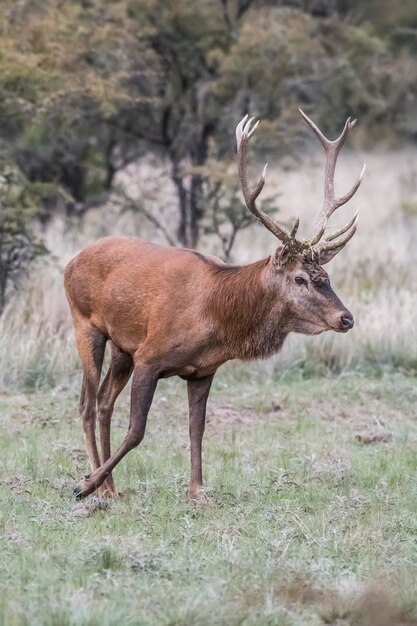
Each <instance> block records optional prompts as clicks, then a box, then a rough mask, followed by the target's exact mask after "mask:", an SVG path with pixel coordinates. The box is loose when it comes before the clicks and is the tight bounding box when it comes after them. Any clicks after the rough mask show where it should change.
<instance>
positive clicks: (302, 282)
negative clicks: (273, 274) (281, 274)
mask: <svg viewBox="0 0 417 626" xmlns="http://www.w3.org/2000/svg"><path fill="white" fill-rule="evenodd" d="M295 282H296V283H297V285H306V284H307V281H306V279H305V278H304V277H303V276H296V277H295Z"/></svg>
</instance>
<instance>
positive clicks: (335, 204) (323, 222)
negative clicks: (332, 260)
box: [236, 109, 365, 256]
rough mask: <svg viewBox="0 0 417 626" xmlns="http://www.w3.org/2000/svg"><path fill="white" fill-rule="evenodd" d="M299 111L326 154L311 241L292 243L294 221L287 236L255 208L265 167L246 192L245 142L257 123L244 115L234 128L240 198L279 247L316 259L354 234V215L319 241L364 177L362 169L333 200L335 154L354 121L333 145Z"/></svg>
mask: <svg viewBox="0 0 417 626" xmlns="http://www.w3.org/2000/svg"><path fill="white" fill-rule="evenodd" d="M299 111H300V113H301V115H302V116H303V118H304V119H305V121H306V122H307V123H308V124H309V125H310V126H311V128H312V129H313V130H314V132H315V134H316V135H317V137H318V138H319V140H320V143H321V144H322V146H323V148H324V150H325V153H326V169H325V182H324V204H323V208H322V210H321V211H320V213H319V215H318V218H317V221H316V225H315V229H314V235H313V237H312V239H309V240H302V241H300V240H297V239H296V237H295V236H296V233H297V230H298V225H299V220H298V219H297V220H296V222H295V224H294V226H293V228H292V230H291V233H288V232H287V231H286V230H285V229H284V228H282V227H281V226H280V225H279V224H278V222H276V221H275V220H273V219H271V218H270V217H269V215H267V214H266V213H264V212H263V211H262V210H261V209H259V208H258V207H257V206H256V199H257V198H258V196H259V194H260V193H261V191H262V189H263V187H264V185H265V174H266V169H267V164H266V165H265V167H264V169H263V172H262V175H261V178H260V179H259V181H258V183H257V185H256V187H255V188H254V189H252V190H251V189H250V188H249V184H248V180H247V172H246V165H247V149H248V144H249V141H250V139H251V137H253V135H254V133H255V130H256V129H257V127H258V124H259V121H257V122H255V124H253V125H252V123H253V121H254V118H253V117H252V118H250V119H248V115H245V117H244V118H243V119H242V120H241V121H240V122H239V124H238V125H237V127H236V143H237V161H238V170H239V179H240V183H241V188H242V193H243V197H244V199H245V202H246V206H247V207H248V209H249V211H250V212H251V213H252V214H253V215H255V217H257V218H258V219H259V220H260V221H261V222H262V224H263V225H264V226H266V228H267V229H268V230H269V231H270V232H271V233H273V234H274V235H275V236H276V237H277V238H278V239H279V240H280V241H281V242H282V243H283V244H287V245H290V246H291V247H292V248H293V251H294V253H297V252H298V253H299V252H303V251H306V250H309V251H310V252H312V253H314V254H317V255H318V256H320V254H323V253H324V252H326V253H330V252H331V251H335V252H334V254H336V253H337V252H338V251H339V250H341V249H342V248H343V247H344V246H345V244H346V243H347V242H348V241H349V240H350V239H351V238H352V237H353V235H354V234H355V232H356V223H357V216H358V214H357V213H355V215H354V217H353V219H351V220H350V222H348V224H346V226H344V227H343V228H340V229H339V230H337V231H335V232H333V233H330V234H328V235H326V236H325V237H324V239H323V235H324V234H325V230H326V226H327V222H328V220H329V218H330V216H331V215H332V214H333V213H334V211H335V210H336V209H338V208H339V207H341V206H342V205H344V204H346V202H348V201H349V200H350V199H351V198H352V197H353V195H354V194H355V193H356V191H357V190H358V188H359V185H360V184H361V182H362V178H363V175H364V173H365V165H364V166H363V168H362V172H361V174H360V176H359V178H358V179H357V181H356V182H355V184H354V185H353V187H352V189H351V190H350V191H349V192H348V193H347V194H345V195H344V196H342V197H340V198H335V192H334V173H335V168H336V162H337V157H338V156H339V152H340V150H341V148H342V146H343V144H344V143H345V141H346V139H347V137H348V135H349V133H350V131H351V130H352V128H353V127H354V125H355V124H356V120H352V121H351V119H350V118H348V119H347V120H346V123H345V126H344V128H343V131H342V132H341V134H340V136H339V137H338V138H337V139H335V140H334V141H330V140H329V139H327V138H326V137H325V136H324V135H323V133H322V132H321V130H320V129H319V128H318V127H317V126H316V125H315V124H314V122H312V120H311V119H310V118H309V117H307V115H306V114H305V113H304V112H303V111H302V110H301V109H299ZM342 235H344V237H342Z"/></svg>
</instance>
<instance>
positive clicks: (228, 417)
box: [207, 405, 262, 428]
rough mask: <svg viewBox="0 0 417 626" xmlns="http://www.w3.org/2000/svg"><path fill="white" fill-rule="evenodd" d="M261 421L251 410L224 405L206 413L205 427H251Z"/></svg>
mask: <svg viewBox="0 0 417 626" xmlns="http://www.w3.org/2000/svg"><path fill="white" fill-rule="evenodd" d="M260 421H262V417H261V416H260V414H259V413H256V412H255V411H253V410H251V409H241V410H237V409H236V408H234V407H232V406H229V405H226V406H217V407H215V408H213V409H210V410H208V411H207V425H208V426H212V427H213V428H218V427H227V426H235V425H247V426H251V425H253V424H257V423H259V422H260Z"/></svg>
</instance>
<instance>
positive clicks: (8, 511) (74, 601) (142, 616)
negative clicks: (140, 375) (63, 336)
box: [0, 365, 417, 626]
mask: <svg viewBox="0 0 417 626" xmlns="http://www.w3.org/2000/svg"><path fill="white" fill-rule="evenodd" d="M242 372H245V373H242ZM242 372H238V374H239V375H237V374H236V368H235V366H233V365H231V366H230V367H229V368H226V369H225V371H224V372H223V373H219V375H218V377H217V381H216V383H215V384H214V388H213V391H212V393H211V396H210V400H209V411H208V427H207V431H206V436H205V442H204V470H205V480H206V485H207V489H208V492H209V494H210V496H211V498H212V501H213V504H212V506H210V507H198V506H195V505H193V504H192V503H190V502H188V501H187V499H186V486H187V479H188V473H189V461H188V434H187V418H186V393H185V386H184V383H182V382H181V381H174V380H171V381H162V382H161V384H160V386H159V388H158V393H157V396H156V399H155V402H154V405H153V408H152V412H151V415H150V418H149V422H148V430H147V436H146V438H145V441H144V442H143V444H141V446H140V448H139V449H137V450H134V451H132V452H131V453H130V454H129V455H128V456H127V457H126V458H125V459H124V460H123V461H122V462H121V463H120V465H119V466H118V467H117V469H116V471H115V474H114V475H115V480H116V485H117V487H118V489H119V490H120V491H122V492H123V495H122V496H121V497H120V498H119V499H117V500H114V501H110V502H108V501H99V500H98V499H97V498H95V497H94V496H93V497H90V498H89V499H87V500H86V501H84V502H82V503H77V502H75V501H74V499H73V497H72V493H71V492H72V487H73V486H74V485H75V483H76V481H77V480H78V479H79V478H80V477H82V476H83V474H84V473H86V471H87V461H86V456H85V453H84V446H83V443H82V431H81V424H80V422H79V418H78V416H77V412H76V405H77V397H76V393H75V388H73V387H71V388H70V389H63V388H60V389H55V390H54V391H42V392H41V391H38V392H36V393H31V394H19V395H17V394H12V393H6V392H4V393H3V394H2V395H1V396H0V549H1V560H0V624H1V625H4V626H26V625H31V626H33V625H36V626H38V625H39V626H81V625H82V626H96V625H97V626H98V625H100V626H136V625H138V626H139V625H143V626H156V625H158V626H159V625H162V626H168V625H171V626H177V625H178V626H179V625H183V626H191V625H199V626H205V625H207V626H208V625H212V624H214V625H228V626H229V625H230V626H235V625H238V624H239V625H244V626H251V625H256V626H266V625H276V626H289V625H294V626H299V625H304V624H306V625H309V626H310V625H311V626H318V625H321V624H333V625H337V626H342V625H343V626H348V625H349V626H354V625H363V626H394V625H398V626H399V625H402V626H411V625H416V624H417V575H416V574H417V539H416V537H417V514H416V513H417V414H416V409H415V407H416V402H417V381H416V379H415V378H412V377H408V376H406V375H403V374H401V373H396V374H385V375H382V376H379V377H378V378H372V377H368V376H365V375H362V374H355V373H350V374H346V375H342V376H337V377H335V376H332V377H330V378H311V379H307V380H306V379H303V377H302V376H297V375H296V374H294V373H293V374H291V376H290V377H281V378H278V377H277V376H274V375H268V376H265V375H261V373H260V371H259V370H256V369H251V368H246V369H244V370H242ZM127 419H128V396H127V395H125V397H123V398H121V400H120V402H119V404H118V408H117V410H116V413H115V416H114V420H113V441H114V442H115V443H116V442H118V441H120V439H121V438H122V437H123V435H124V432H125V430H126V426H127Z"/></svg>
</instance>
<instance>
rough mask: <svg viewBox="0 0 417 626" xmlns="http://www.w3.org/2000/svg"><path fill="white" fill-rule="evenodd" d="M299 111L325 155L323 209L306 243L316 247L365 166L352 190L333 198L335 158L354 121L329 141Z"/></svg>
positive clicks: (359, 181) (349, 122)
mask: <svg viewBox="0 0 417 626" xmlns="http://www.w3.org/2000/svg"><path fill="white" fill-rule="evenodd" d="M299 111H300V113H301V115H302V116H303V118H304V120H305V121H306V122H307V124H308V125H309V126H310V127H311V128H312V129H313V131H314V132H315V134H316V135H317V137H318V138H319V140H320V143H321V144H322V146H323V148H324V151H325V153H326V168H325V176H324V203H323V208H322V210H321V211H320V213H319V215H318V217H317V221H316V225H315V229H314V235H313V238H312V239H311V240H310V241H309V242H308V244H309V246H310V247H313V246H315V245H317V244H318V243H319V241H320V240H321V238H322V237H323V234H324V231H325V229H326V226H327V222H328V220H329V218H330V216H331V215H332V214H333V213H334V211H335V210H336V209H338V208H339V207H340V206H342V205H343V204H346V202H348V201H349V200H350V199H351V198H352V197H353V196H354V194H355V193H356V191H357V190H358V188H359V185H360V184H361V182H362V178H363V175H364V173H365V166H364V167H363V168H362V172H361V174H360V176H359V178H358V179H357V181H356V182H355V184H354V185H353V187H352V189H351V190H350V191H349V192H348V193H347V194H345V195H344V196H341V197H340V198H335V192H334V173H335V169H336V162H337V158H338V156H339V152H340V150H341V148H342V146H343V144H344V143H345V141H346V139H347V137H348V135H349V133H350V131H351V130H352V128H353V127H354V126H355V124H356V120H351V118H350V117H348V119H347V120H346V122H345V125H344V127H343V130H342V132H341V133H340V135H339V137H338V138H337V139H335V140H333V141H331V140H330V139H327V137H325V136H324V135H323V133H322V132H321V130H320V129H319V128H318V126H316V124H314V122H313V121H312V120H311V119H310V118H309V117H308V116H307V115H306V114H305V113H304V112H303V111H302V110H301V109H299ZM344 232H346V231H344Z"/></svg>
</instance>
